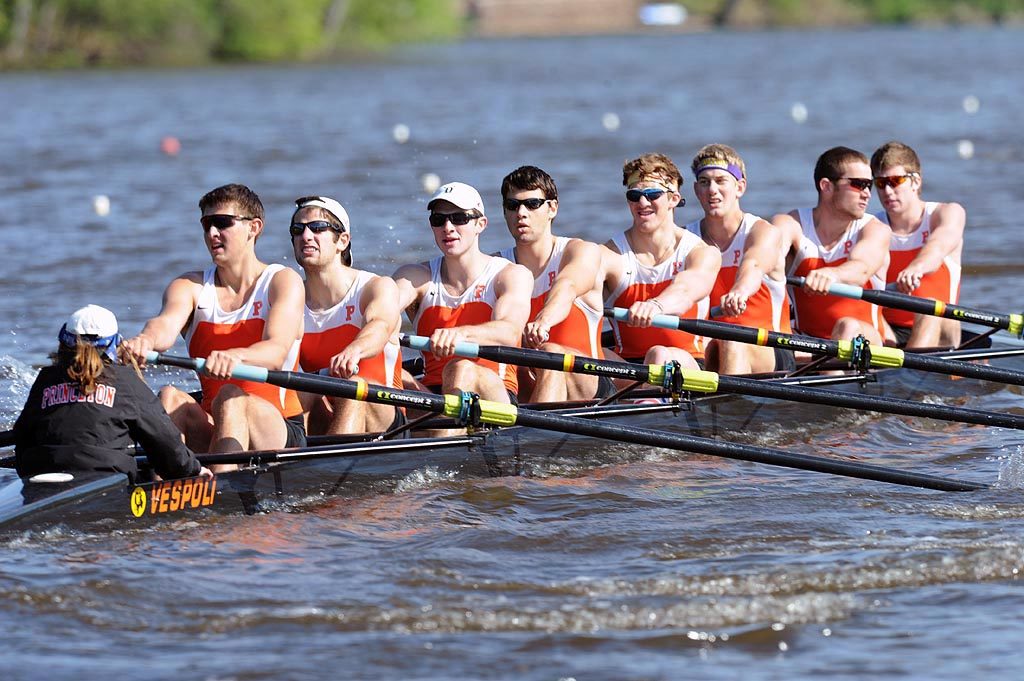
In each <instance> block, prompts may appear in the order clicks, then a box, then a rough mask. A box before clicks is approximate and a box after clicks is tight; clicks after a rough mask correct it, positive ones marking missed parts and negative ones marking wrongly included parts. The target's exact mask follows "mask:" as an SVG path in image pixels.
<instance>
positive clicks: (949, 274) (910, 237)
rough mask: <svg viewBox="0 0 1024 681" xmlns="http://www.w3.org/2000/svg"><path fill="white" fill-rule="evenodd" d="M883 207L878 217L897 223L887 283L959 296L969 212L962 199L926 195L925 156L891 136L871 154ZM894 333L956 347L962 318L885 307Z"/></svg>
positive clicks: (924, 293) (907, 342) (913, 344)
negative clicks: (942, 199) (923, 188)
mask: <svg viewBox="0 0 1024 681" xmlns="http://www.w3.org/2000/svg"><path fill="white" fill-rule="evenodd" d="M871 173H872V175H873V176H874V181H875V187H876V188H877V189H878V198H879V200H880V201H881V202H882V210H881V211H879V212H878V213H877V217H878V219H879V220H881V221H882V222H884V223H885V224H887V225H889V227H890V228H891V229H892V242H891V243H890V244H889V257H890V262H889V270H888V274H887V276H886V284H887V285H888V286H894V287H895V288H896V289H897V290H898V291H900V292H902V293H906V294H910V295H917V296H921V297H923V298H932V299H934V300H941V301H943V302H946V303H956V302H957V301H958V300H959V297H960V255H961V253H962V252H963V248H964V224H965V223H966V220H967V214H966V213H965V212H964V209H963V207H962V206H961V205H960V204H958V203H936V202H934V201H924V200H923V199H922V198H921V185H922V183H923V178H922V177H921V161H920V160H919V159H918V157H917V153H915V152H914V150H913V149H911V148H910V147H909V146H907V145H906V144H903V143H901V142H887V143H886V144H883V145H882V146H880V147H879V148H878V149H876V150H875V153H874V154H872V155H871ZM883 315H884V316H885V320H886V321H887V322H888V324H889V326H890V327H891V330H892V336H891V339H892V340H895V341H896V343H897V344H898V345H900V346H906V347H909V348H921V347H955V346H957V345H959V344H960V322H959V321H957V320H955V319H942V318H940V317H934V316H930V315H922V314H914V313H912V312H905V311H902V310H894V309H891V308H886V309H885V310H883Z"/></svg>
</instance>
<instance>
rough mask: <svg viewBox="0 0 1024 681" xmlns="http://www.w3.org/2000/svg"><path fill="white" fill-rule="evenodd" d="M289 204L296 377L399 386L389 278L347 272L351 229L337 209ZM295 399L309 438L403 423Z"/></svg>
mask: <svg viewBox="0 0 1024 681" xmlns="http://www.w3.org/2000/svg"><path fill="white" fill-rule="evenodd" d="M295 205H296V210H295V213H294V214H293V215H292V220H291V225H290V226H289V228H288V229H289V232H290V233H291V237H292V249H293V250H294V252H295V262H297V263H298V264H299V265H300V266H301V267H302V269H303V270H304V271H305V273H306V311H305V322H304V333H303V336H302V343H301V345H300V348H299V364H300V365H301V366H302V369H303V371H309V372H318V371H321V370H322V369H327V370H329V373H330V375H332V376H337V377H339V378H353V377H358V378H360V379H362V380H364V381H366V382H367V383H370V384H373V385H383V386H391V387H394V388H400V387H402V352H401V349H400V348H399V346H398V343H397V340H398V339H397V335H396V334H397V331H398V326H399V313H400V312H399V308H398V287H397V286H396V285H395V282H394V281H393V280H392V279H390V278H389V277H379V276H377V275H375V274H371V273H370V272H366V271H363V270H357V269H354V268H353V267H352V227H351V224H350V222H349V217H348V212H347V211H346V210H345V208H344V207H343V206H342V205H341V204H340V203H338V202H337V201H335V200H334V199H332V198H329V197H326V196H306V197H303V198H300V199H296V201H295ZM300 397H301V398H302V400H303V403H304V404H303V406H306V407H307V411H308V412H309V421H308V428H309V431H310V432H311V433H316V434H321V433H328V434H336V433H366V432H380V431H383V430H385V429H390V428H389V427H397V426H400V425H401V424H402V423H403V422H404V418H403V417H402V414H401V411H400V410H396V409H395V408H394V407H392V406H389V405H384V404H370V403H367V402H357V401H354V400H345V399H341V398H333V397H332V398H325V397H322V396H318V395H310V394H308V393H301V394H300ZM396 420H397V421H396Z"/></svg>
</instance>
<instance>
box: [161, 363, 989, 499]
mask: <svg viewBox="0 0 1024 681" xmlns="http://www.w3.org/2000/svg"><path fill="white" fill-rule="evenodd" d="M147 359H149V361H157V362H160V361H163V363H166V364H173V365H174V366H186V367H189V368H192V367H195V366H197V364H198V362H199V361H200V360H187V359H183V358H169V357H167V356H158V357H152V358H147ZM232 375H233V376H234V377H236V378H241V379H245V380H257V381H258V380H261V378H260V377H262V380H263V381H265V382H267V383H271V384H273V385H277V386H280V387H284V388H291V389H294V390H302V391H305V392H312V393H318V394H323V395H330V396H334V397H344V398H348V399H356V400H362V401H366V402H375V403H378V404H391V405H394V406H409V407H414V408H417V409H422V410H425V411H433V412H436V413H443V414H445V415H447V416H454V417H461V416H462V414H463V409H462V404H465V398H466V396H465V395H463V396H458V395H443V396H442V395H433V394H430V393H419V392H414V391H409V390H398V389H392V388H385V387H382V386H369V385H367V384H366V383H365V382H363V381H348V380H344V379H339V378H334V377H330V376H321V375H318V374H305V373H301V372H292V371H270V370H267V369H259V368H256V367H248V366H244V365H241V366H239V367H238V368H237V369H236V370H235V371H234V373H233V374H232ZM474 411H475V414H476V416H477V417H478V418H479V419H480V421H481V422H483V423H490V424H494V425H502V426H507V425H523V426H528V427H533V428H540V429H544V430H553V431H556V432H562V433H568V434H576V435H584V436H591V437H597V438H604V439H608V440H615V441H617V442H625V443H630V444H645V445H648V446H651V447H664V448H667V449H674V450H679V451H686V452H695V453H699V454H707V455H711V456H719V457H724V458H729V459H737V460H740V461H750V462H754V463H764V464H770V465H776V466H783V467H787V468H797V469H801V470H810V471H817V472H820V473H831V474H835V475H843V476H847V477H853V478H859V479H863V480H874V481H877V482H887V483H892V484H898V485H906V486H911V487H922V488H926V489H935V490H941V491H971V490H979V489H986V488H988V485H984V484H982V483H976V482H970V481H966V480H956V479H952V478H942V477H938V476H933V475H925V474H919V473H907V472H903V471H897V470H895V469H890V468H886V467H883V466H875V465H872V464H863V463H857V462H852V461H842V460H837V459H828V458H824V457H817V456H811V455H808V454H792V453H789V452H783V451H779V450H774V449H769V448H767V447H757V446H754V445H746V444H739V443H732V442H722V441H718V440H709V439H705V438H699V437H696V436H692V435H683V434H681V433H666V432H664V431H654V430H648V429H644V428H639V427H636V426H630V425H625V424H614V423H604V422H597V421H588V420H586V419H581V418H578V417H572V416H564V415H560V414H552V413H545V412H535V411H530V410H527V409H519V408H517V407H515V406H513V405H508V404H500V403H496V402H490V401H488V400H479V401H478V402H477V403H476V404H475V406H474Z"/></svg>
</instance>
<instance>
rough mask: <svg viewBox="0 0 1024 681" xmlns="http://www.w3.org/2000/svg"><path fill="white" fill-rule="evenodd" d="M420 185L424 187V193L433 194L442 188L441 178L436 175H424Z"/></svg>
mask: <svg viewBox="0 0 1024 681" xmlns="http://www.w3.org/2000/svg"><path fill="white" fill-rule="evenodd" d="M420 183H421V184H422V185H423V191H425V192H426V193H428V194H433V193H434V192H436V191H437V188H438V187H440V186H441V178H440V177H438V176H437V174H436V173H424V174H423V177H421V178H420Z"/></svg>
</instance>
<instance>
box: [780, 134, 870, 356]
mask: <svg viewBox="0 0 1024 681" xmlns="http://www.w3.org/2000/svg"><path fill="white" fill-rule="evenodd" d="M871 183H872V179H871V168H870V167H869V166H868V159H867V157H866V156H864V154H862V153H860V152H859V151H855V150H854V149H850V148H848V147H833V148H832V149H829V150H828V151H826V152H825V153H823V154H822V155H821V156H819V157H818V161H817V163H816V164H815V166H814V186H815V188H816V189H817V192H818V204H817V205H816V206H815V207H814V208H801V209H798V210H793V211H790V212H789V213H783V214H780V215H776V216H775V217H774V218H772V223H773V224H775V225H777V226H778V227H779V228H781V229H782V231H783V248H784V249H785V250H786V253H787V260H786V262H787V267H788V270H787V274H788V275H791V276H799V277H805V281H804V285H803V286H802V287H800V288H797V289H794V290H793V302H794V308H793V311H794V313H795V320H796V327H797V328H798V329H799V331H800V333H803V334H806V335H809V336H817V337H819V338H832V339H834V340H850V339H853V338H855V337H857V336H864V338H865V339H867V340H868V341H869V342H870V343H873V344H876V345H880V344H881V343H882V315H881V312H880V311H879V309H878V306H877V305H872V304H870V303H865V302H863V301H859V300H848V299H846V298H838V297H836V296H829V295H828V287H829V286H830V285H832V284H834V283H837V282H838V283H843V284H853V285H855V286H861V287H865V288H869V287H870V288H876V289H880V288H883V287H884V286H885V269H886V264H887V263H888V260H889V233H890V232H889V227H888V226H887V225H884V224H882V223H881V222H879V221H878V220H876V219H875V218H874V217H873V216H871V215H867V214H866V211H867V207H868V201H870V199H871Z"/></svg>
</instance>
